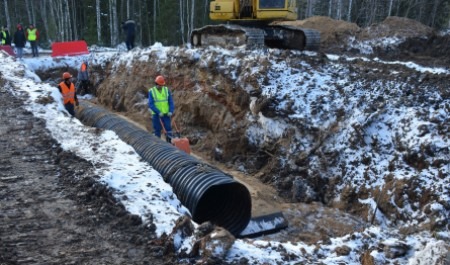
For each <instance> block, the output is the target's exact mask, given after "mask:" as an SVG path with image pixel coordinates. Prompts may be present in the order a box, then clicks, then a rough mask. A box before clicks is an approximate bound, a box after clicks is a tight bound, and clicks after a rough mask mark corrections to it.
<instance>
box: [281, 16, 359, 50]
mask: <svg viewBox="0 0 450 265" xmlns="http://www.w3.org/2000/svg"><path fill="white" fill-rule="evenodd" d="M277 24H280V25H290V26H296V27H301V28H309V29H315V30H318V31H320V46H321V49H323V48H330V47H335V46H336V47H339V46H342V44H343V43H345V42H346V40H347V39H348V38H349V37H351V36H355V35H357V34H358V33H359V32H360V31H361V29H360V27H358V25H356V24H355V23H350V22H347V21H343V20H336V19H332V18H330V17H323V16H315V17H310V18H307V19H305V20H296V21H283V22H278V23H277Z"/></svg>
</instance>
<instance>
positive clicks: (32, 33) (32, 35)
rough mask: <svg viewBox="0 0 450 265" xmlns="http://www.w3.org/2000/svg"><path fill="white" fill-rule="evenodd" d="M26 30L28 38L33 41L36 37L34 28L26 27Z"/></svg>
mask: <svg viewBox="0 0 450 265" xmlns="http://www.w3.org/2000/svg"><path fill="white" fill-rule="evenodd" d="M27 31H28V40H29V41H35V40H36V39H37V35H36V29H27Z"/></svg>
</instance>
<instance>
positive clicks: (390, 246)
mask: <svg viewBox="0 0 450 265" xmlns="http://www.w3.org/2000/svg"><path fill="white" fill-rule="evenodd" d="M383 245H384V247H383V252H384V255H385V256H386V257H387V258H389V259H395V258H398V257H403V256H404V255H405V254H406V252H408V250H409V249H410V246H409V245H407V244H406V243H405V242H403V241H400V240H396V239H393V240H389V241H384V242H383Z"/></svg>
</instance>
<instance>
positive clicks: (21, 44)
mask: <svg viewBox="0 0 450 265" xmlns="http://www.w3.org/2000/svg"><path fill="white" fill-rule="evenodd" d="M13 42H14V46H15V48H16V58H18V59H20V60H21V59H22V57H23V48H25V44H26V43H27V38H26V37H25V32H24V30H23V28H22V25H21V24H17V30H16V32H14V41H13Z"/></svg>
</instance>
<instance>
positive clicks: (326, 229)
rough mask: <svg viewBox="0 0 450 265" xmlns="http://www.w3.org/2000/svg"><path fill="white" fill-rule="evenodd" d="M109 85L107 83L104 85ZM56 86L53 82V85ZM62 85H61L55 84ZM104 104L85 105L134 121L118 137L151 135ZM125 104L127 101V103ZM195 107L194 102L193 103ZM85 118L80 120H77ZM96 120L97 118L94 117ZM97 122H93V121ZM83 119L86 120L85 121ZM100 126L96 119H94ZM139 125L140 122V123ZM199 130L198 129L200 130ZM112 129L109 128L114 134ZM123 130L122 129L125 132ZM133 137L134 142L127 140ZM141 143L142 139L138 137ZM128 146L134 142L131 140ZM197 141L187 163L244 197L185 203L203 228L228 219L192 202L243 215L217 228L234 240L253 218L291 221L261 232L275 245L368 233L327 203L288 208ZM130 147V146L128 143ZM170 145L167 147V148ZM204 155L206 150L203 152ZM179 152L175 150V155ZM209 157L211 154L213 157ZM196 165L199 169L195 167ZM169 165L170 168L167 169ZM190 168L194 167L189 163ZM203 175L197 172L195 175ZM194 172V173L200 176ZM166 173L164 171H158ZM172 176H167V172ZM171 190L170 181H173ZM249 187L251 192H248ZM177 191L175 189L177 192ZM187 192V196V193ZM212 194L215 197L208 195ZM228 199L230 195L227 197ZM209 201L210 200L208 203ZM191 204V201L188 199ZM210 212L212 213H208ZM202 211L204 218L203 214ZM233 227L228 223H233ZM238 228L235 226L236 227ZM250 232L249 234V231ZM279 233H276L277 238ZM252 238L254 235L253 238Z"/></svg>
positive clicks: (145, 122)
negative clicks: (227, 231)
mask: <svg viewBox="0 0 450 265" xmlns="http://www.w3.org/2000/svg"><path fill="white" fill-rule="evenodd" d="M67 70H69V71H72V72H74V73H75V72H76V70H75V69H67V68H65V69H60V70H58V69H53V70H52V73H54V74H53V75H50V76H49V72H46V73H42V75H44V76H43V77H41V78H42V79H43V80H59V73H60V72H61V71H67ZM37 74H38V75H41V73H37ZM102 81H105V80H102ZM50 82H51V81H50ZM55 83H56V82H55ZM98 86H99V84H96V87H95V89H96V88H98ZM91 89H92V91H88V92H94V93H95V89H94V88H91ZM99 101H100V100H99V99H98V98H93V99H89V100H84V102H85V103H84V104H86V106H87V105H91V104H92V103H93V104H96V105H97V106H99V107H102V108H105V109H106V110H107V111H110V113H109V114H108V115H100V114H98V115H99V116H109V117H111V116H110V115H118V116H119V117H120V118H123V119H125V120H126V121H128V123H127V125H126V126H123V127H124V128H121V132H117V131H116V133H118V135H119V136H120V134H124V135H125V134H127V135H128V134H130V132H127V131H126V130H127V128H128V129H129V128H131V127H133V130H137V129H139V130H141V131H140V132H135V133H134V134H135V135H140V137H143V135H144V134H145V131H147V132H148V131H151V129H150V128H151V126H149V125H148V120H149V119H148V120H146V119H145V117H146V116H145V115H142V116H143V117H140V119H136V116H132V117H129V115H127V113H126V112H119V111H115V110H114V109H113V110H111V109H110V107H108V106H102V104H101V103H99ZM122 101H123V99H122ZM188 101H189V99H188ZM77 116H79V115H77ZM93 116H95V115H93ZM91 118H92V117H91ZM82 119H83V118H82ZM94 120H95V119H94ZM136 120H137V121H136ZM85 123H86V124H87V125H89V126H95V125H94V123H95V122H93V120H92V119H91V120H89V119H87V121H85ZM102 123H103V125H102V126H105V127H104V128H106V129H113V128H112V127H117V126H118V125H117V123H114V122H112V124H108V125H107V124H106V122H105V121H103V122H102ZM184 126H185V128H184V129H185V130H187V131H188V130H189V128H186V125H185V124H184ZM194 126H195V125H194ZM108 127H109V128H108ZM119 127H120V126H119ZM222 129H223V130H225V131H226V130H228V129H227V128H222ZM126 137H129V136H126ZM145 137H152V138H154V137H153V136H151V135H150V132H148V135H147V136H145ZM137 138H139V137H137ZM125 142H128V141H127V140H125ZM195 142H196V140H194V152H192V153H191V155H190V156H191V157H192V159H190V158H184V159H186V161H191V160H195V163H198V164H202V165H207V167H208V168H214V169H218V170H219V172H220V173H219V175H220V174H223V175H225V176H228V177H227V178H230V177H229V176H232V179H233V181H232V184H231V185H232V186H234V187H239V189H240V190H241V192H237V193H236V192H234V193H232V194H233V196H236V197H240V199H239V200H234V203H230V202H227V203H224V201H226V200H222V199H218V197H217V196H216V195H214V196H213V195H211V194H214V193H215V191H216V190H215V188H212V189H210V187H207V188H205V187H204V188H205V190H204V191H207V192H206V193H205V194H206V195H205V196H203V192H201V195H202V196H203V197H202V196H197V197H195V196H193V195H191V199H190V200H189V199H181V202H182V203H183V204H184V205H185V206H186V207H187V208H188V209H190V211H191V214H193V215H194V218H193V219H194V220H195V221H197V222H202V221H206V220H210V219H211V218H213V219H214V220H216V221H218V220H221V219H223V218H222V217H223V215H221V213H212V214H211V213H210V212H209V211H210V209H211V205H207V204H202V203H199V204H198V205H197V204H196V203H192V198H195V199H194V201H195V200H197V203H198V202H199V201H209V200H210V199H211V198H214V200H216V201H215V203H214V205H216V203H218V204H223V205H225V208H226V209H227V211H226V212H227V214H228V215H229V214H230V213H233V211H232V210H233V208H235V209H238V211H237V212H235V213H233V214H232V216H235V217H238V218H237V221H236V220H234V221H233V220H228V221H225V224H224V222H223V221H218V222H216V223H217V224H221V225H224V226H225V227H227V228H228V229H230V231H231V232H232V233H234V234H238V233H239V232H241V231H242V229H244V228H245V225H246V224H247V223H248V222H249V219H250V216H251V217H252V218H254V219H258V217H261V216H263V217H264V216H268V218H271V217H272V218H274V219H275V218H277V217H280V216H282V218H283V219H285V221H287V228H285V227H286V225H285V223H279V222H278V223H274V224H273V225H274V227H275V228H274V229H273V231H270V230H271V229H269V230H268V231H270V233H267V234H266V233H259V232H256V233H255V234H254V235H261V234H263V236H262V237H263V238H269V239H271V240H279V241H292V242H296V241H303V242H305V243H311V244H313V243H316V242H317V241H319V240H327V239H328V238H330V237H338V236H343V235H346V234H349V233H352V232H354V231H359V230H361V229H363V228H364V227H366V226H367V225H368V224H367V223H366V222H365V221H363V220H362V219H361V218H358V217H355V216H353V215H351V214H348V213H345V212H342V211H339V210H337V209H334V208H329V207H326V206H324V205H322V204H321V203H290V202H286V201H285V199H283V198H281V197H280V196H279V192H278V191H276V190H275V189H274V188H273V187H271V186H269V185H265V184H263V183H262V182H261V181H260V179H259V177H258V176H259V173H258V172H254V173H252V174H249V173H243V172H241V171H237V170H234V169H233V168H232V167H230V166H228V165H227V164H223V163H220V162H219V161H217V160H211V159H210V158H208V156H205V152H195V149H197V150H198V146H195ZM128 143H130V142H128ZM164 144H165V143H164ZM133 147H134V148H135V150H136V151H137V152H138V153H139V154H140V155H141V156H142V155H144V156H145V155H146V154H145V153H146V152H147V155H148V154H149V152H148V150H149V149H150V148H147V150H146V148H143V147H140V148H141V149H142V150H141V151H139V149H140V148H139V147H135V146H133ZM200 149H202V148H200ZM172 151H173V150H172ZM207 153H208V152H207ZM195 163H194V164H195ZM163 164H164V163H163ZM188 164H189V163H188ZM195 170H197V169H195ZM195 170H194V171H195ZM158 171H159V172H160V173H161V171H160V170H158ZM162 171H163V173H161V174H162V175H163V176H164V170H162ZM166 173H167V172H166ZM167 179H168V177H167V176H166V177H165V180H166V181H167ZM168 182H169V184H171V183H170V180H169V181H168ZM243 187H245V188H243ZM175 189H176V187H174V191H175ZM182 192H185V191H182ZM175 193H176V191H175ZM247 193H249V194H250V196H251V199H250V201H249V202H248V204H247V205H246V204H244V206H242V205H239V206H238V204H239V201H242V198H244V201H247V198H246V196H247ZM208 194H209V195H208ZM222 194H224V195H225V194H226V192H225V193H223V192H222ZM177 196H178V197H179V198H180V195H179V194H177ZM208 196H209V197H208ZM187 197H189V196H187ZM184 198H186V196H185V197H184ZM205 207H206V208H205ZM249 207H250V208H251V210H250V212H248V208H249ZM199 209H200V213H199ZM193 210H194V211H196V213H193V212H192V211H193ZM211 216H212V217H211ZM227 222H228V223H227ZM233 222H234V223H233ZM279 227H281V228H283V229H282V230H280V229H278V228H279ZM246 231H247V230H246ZM246 231H244V234H246ZM274 231H275V232H277V233H272V232H274ZM250 234H251V233H250Z"/></svg>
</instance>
